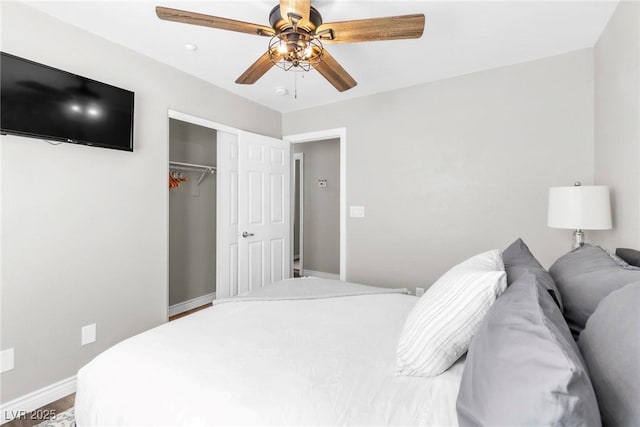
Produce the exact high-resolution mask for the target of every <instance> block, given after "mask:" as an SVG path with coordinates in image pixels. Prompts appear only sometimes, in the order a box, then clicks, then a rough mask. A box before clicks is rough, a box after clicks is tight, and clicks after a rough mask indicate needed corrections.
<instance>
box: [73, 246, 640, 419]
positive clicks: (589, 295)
mask: <svg viewBox="0 0 640 427" xmlns="http://www.w3.org/2000/svg"><path fill="white" fill-rule="evenodd" d="M631 255H634V256H636V255H640V252H637V251H636V252H633V253H632V254H631ZM638 306H640V268H638V267H635V266H633V265H629V264H628V263H627V262H625V261H624V260H622V259H621V258H619V257H617V256H616V255H614V254H611V253H609V252H608V251H606V250H605V249H603V248H601V247H598V246H593V245H584V246H582V247H580V248H577V249H575V250H573V251H571V252H569V253H567V254H565V255H563V256H562V257H560V258H559V259H558V260H557V261H556V262H555V263H554V265H552V266H551V268H550V269H549V271H547V270H546V269H544V268H543V267H542V265H540V263H539V262H538V261H537V259H536V258H535V257H534V256H533V254H532V253H531V251H530V250H529V248H528V247H527V245H526V244H525V243H524V242H523V241H522V240H521V239H518V240H516V241H515V242H513V243H512V244H511V245H510V246H509V247H508V248H507V249H505V250H504V251H500V250H497V249H495V250H491V251H488V252H485V253H482V254H478V255H476V256H474V257H471V258H469V259H467V260H465V261H463V262H462V263H460V264H458V265H456V266H454V267H452V268H451V269H450V270H449V271H448V272H446V273H445V274H444V275H443V276H442V277H440V279H438V280H437V281H436V282H435V283H434V284H432V285H431V287H430V288H429V289H428V290H427V292H426V293H425V295H424V296H422V297H421V298H417V297H414V296H411V295H408V294H407V292H406V290H405V289H383V288H376V287H370V286H364V285H358V284H353V283H347V282H341V281H334V280H326V279H314V278H304V279H290V280H284V281H281V282H278V283H275V284H272V285H269V286H267V287H264V288H261V289H256V290H253V291H252V292H250V293H249V294H248V295H245V296H241V297H235V298H232V299H226V300H218V301H215V303H214V305H213V307H211V308H209V309H205V310H202V311H199V312H197V313H195V314H192V315H190V316H187V317H184V318H182V319H179V320H176V321H174V322H170V323H167V324H164V325H162V326H159V327H157V328H154V329H152V330H149V331H147V332H144V333H142V334H140V335H138V336H135V337H132V338H130V339H128V340H125V341H123V342H121V343H119V344H117V345H115V346H114V347H112V348H111V349H109V350H107V351H105V352H104V353H103V354H101V355H99V356H98V357H96V358H95V359H94V360H93V361H91V362H90V363H89V364H88V365H86V366H85V367H83V368H82V369H81V370H80V371H79V372H78V382H77V395H76V405H75V415H76V422H77V425H78V426H80V427H84V426H91V425H110V426H119V425H121V426H134V425H135V426H140V425H154V426H162V425H173V426H177V425H190V426H200V425H407V426H408V425H428V426H455V425H460V426H461V427H475V426H478V425H483V426H485V425H486V426H492V425H509V426H519V425H524V426H526V425H545V426H566V425H575V426H581V425H588V426H594V427H598V426H600V425H604V426H607V427H608V426H618V425H640V407H639V406H638V405H637V402H638V401H639V400H640V381H638V380H639V379H640V363H638V361H640V340H638V334H637V325H638V322H640V317H639V315H638V309H637V308H638Z"/></svg>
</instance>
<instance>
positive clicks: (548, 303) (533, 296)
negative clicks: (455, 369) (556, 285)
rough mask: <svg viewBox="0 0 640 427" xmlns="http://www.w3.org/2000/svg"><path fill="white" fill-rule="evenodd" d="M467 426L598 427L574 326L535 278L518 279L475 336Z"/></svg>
mask: <svg viewBox="0 0 640 427" xmlns="http://www.w3.org/2000/svg"><path fill="white" fill-rule="evenodd" d="M456 410H457V414H458V423H459V425H460V426H461V427H465V426H474V427H476V426H560V425H563V426H564V425H569V426H599V425H600V413H599V411H598V403H597V401H596V396H595V393H594V391H593V386H592V384H591V381H590V379H589V375H588V373H587V370H586V369H585V366H584V364H583V361H582V359H581V357H580V353H579V350H578V348H577V345H576V343H575V341H574V340H573V338H572V337H571V333H570V331H569V328H568V326H567V324H566V322H565V320H564V318H563V317H562V313H561V312H560V309H559V308H558V306H557V305H556V304H555V302H554V301H553V299H552V298H551V295H549V293H548V292H547V291H546V289H545V287H544V286H543V285H542V284H541V283H539V282H538V280H537V279H536V277H535V276H534V275H533V274H525V275H524V276H521V277H520V278H519V279H518V280H516V281H515V282H513V283H512V284H511V285H510V286H509V287H508V288H507V290H506V291H505V292H504V293H503V294H502V295H501V296H500V298H498V300H497V301H496V303H495V304H494V305H493V307H492V308H491V310H490V311H489V313H488V314H487V316H486V317H485V319H484V320H483V321H482V324H481V325H480V328H479V329H478V331H477V332H476V334H475V336H474V337H473V341H472V342H471V346H470V348H469V352H468V354H467V359H466V362H465V366H464V371H463V373H462V380H461V383H460V390H459V392H458V398H457V402H456Z"/></svg>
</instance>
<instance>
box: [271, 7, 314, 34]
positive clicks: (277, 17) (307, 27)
mask: <svg viewBox="0 0 640 427" xmlns="http://www.w3.org/2000/svg"><path fill="white" fill-rule="evenodd" d="M269 24H270V25H271V28H273V29H274V30H275V31H276V34H277V33H280V32H283V31H284V30H286V29H287V28H293V24H292V22H291V21H290V20H289V17H288V16H284V17H283V16H282V13H281V12H280V5H277V6H276V7H274V8H273V9H271V12H269ZM320 25H322V15H320V12H318V10H317V9H316V8H315V7H313V6H311V8H310V9H309V20H308V21H306V20H303V21H300V23H299V25H298V28H297V29H298V30H303V31H304V32H305V33H307V34H309V35H313V34H314V33H315V31H316V29H317V28H318V27H319V26H320Z"/></svg>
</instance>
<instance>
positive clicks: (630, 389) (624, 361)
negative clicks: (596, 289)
mask: <svg viewBox="0 0 640 427" xmlns="http://www.w3.org/2000/svg"><path fill="white" fill-rule="evenodd" d="M639 307H640V282H638V283H633V284H631V285H627V286H625V287H624V288H622V289H619V290H617V291H614V292H612V293H610V294H609V295H608V296H607V297H606V298H604V299H603V300H602V301H600V304H598V307H597V308H596V311H594V312H593V314H592V315H591V317H589V320H587V325H586V327H585V328H584V331H582V333H581V334H580V340H578V346H579V347H580V351H581V352H582V357H584V361H585V363H586V364H587V367H588V368H589V372H590V373H591V381H592V382H593V388H594V389H595V391H596V397H597V399H598V406H599V407H600V413H601V414H602V424H603V425H605V426H639V425H640V332H638V325H640V311H638V309H639Z"/></svg>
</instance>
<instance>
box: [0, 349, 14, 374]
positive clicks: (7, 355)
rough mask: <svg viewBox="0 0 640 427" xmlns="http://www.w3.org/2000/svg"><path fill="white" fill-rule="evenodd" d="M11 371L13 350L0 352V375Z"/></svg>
mask: <svg viewBox="0 0 640 427" xmlns="http://www.w3.org/2000/svg"><path fill="white" fill-rule="evenodd" d="M12 369H13V349H12V348H10V349H8V350H2V352H0V373H2V372H7V371H10V370H12Z"/></svg>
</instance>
